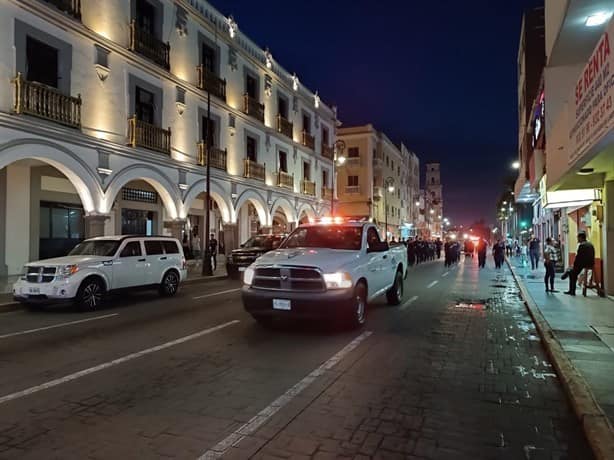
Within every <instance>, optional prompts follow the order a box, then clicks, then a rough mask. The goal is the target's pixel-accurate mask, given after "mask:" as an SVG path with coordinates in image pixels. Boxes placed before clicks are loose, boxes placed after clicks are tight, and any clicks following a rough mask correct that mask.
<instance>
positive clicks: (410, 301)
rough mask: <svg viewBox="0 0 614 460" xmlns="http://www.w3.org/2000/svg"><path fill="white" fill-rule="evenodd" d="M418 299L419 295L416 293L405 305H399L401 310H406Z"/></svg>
mask: <svg viewBox="0 0 614 460" xmlns="http://www.w3.org/2000/svg"><path fill="white" fill-rule="evenodd" d="M416 300H418V296H417V295H415V296H413V297H412V298H411V299H409V300H407V302H405V303H404V304H403V305H401V306H400V307H399V310H405V309H406V308H407V307H409V306H410V305H411V304H412V303H414V302H415V301H416Z"/></svg>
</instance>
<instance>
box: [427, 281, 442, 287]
mask: <svg viewBox="0 0 614 460" xmlns="http://www.w3.org/2000/svg"><path fill="white" fill-rule="evenodd" d="M437 283H439V281H437V280H435V281H433V282H431V283H430V284H429V285H427V286H426V288H427V289H430V288H432V287H433V286H435V285H436V284H437Z"/></svg>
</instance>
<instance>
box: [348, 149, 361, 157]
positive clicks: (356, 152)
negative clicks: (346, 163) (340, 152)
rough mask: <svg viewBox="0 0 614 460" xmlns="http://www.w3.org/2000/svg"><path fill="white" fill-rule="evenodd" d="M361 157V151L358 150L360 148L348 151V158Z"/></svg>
mask: <svg viewBox="0 0 614 460" xmlns="http://www.w3.org/2000/svg"><path fill="white" fill-rule="evenodd" d="M359 157H360V150H359V149H358V147H350V148H349V149H348V158H359Z"/></svg>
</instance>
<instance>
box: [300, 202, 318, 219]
mask: <svg viewBox="0 0 614 460" xmlns="http://www.w3.org/2000/svg"><path fill="white" fill-rule="evenodd" d="M303 215H306V216H307V218H308V219H309V220H315V219H316V217H317V216H318V213H317V212H316V210H315V209H313V206H312V205H311V203H303V204H301V205H300V206H299V207H298V213H297V216H298V222H300V221H301V218H302V216H303Z"/></svg>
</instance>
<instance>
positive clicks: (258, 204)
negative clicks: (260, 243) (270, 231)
mask: <svg viewBox="0 0 614 460" xmlns="http://www.w3.org/2000/svg"><path fill="white" fill-rule="evenodd" d="M247 202H250V203H251V204H252V205H254V208H256V212H257V213H258V220H259V221H260V225H264V226H268V225H270V224H271V218H270V214H269V212H268V210H267V205H266V199H264V197H263V196H262V195H260V194H259V193H258V192H256V191H254V190H245V191H244V192H243V193H241V195H240V196H239V197H238V198H237V204H236V205H235V208H234V219H235V222H236V218H237V215H238V213H239V210H240V209H241V207H243V205H244V204H245V203H247Z"/></svg>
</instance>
